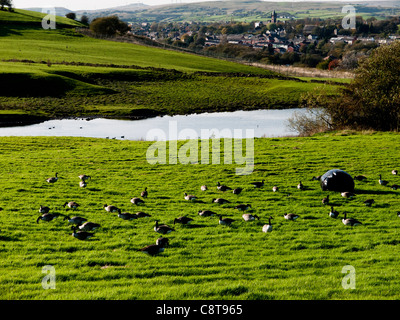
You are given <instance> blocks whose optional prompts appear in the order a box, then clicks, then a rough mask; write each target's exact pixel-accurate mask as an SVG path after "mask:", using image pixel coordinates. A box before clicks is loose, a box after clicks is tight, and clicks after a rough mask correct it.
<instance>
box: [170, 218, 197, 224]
mask: <svg viewBox="0 0 400 320" xmlns="http://www.w3.org/2000/svg"><path fill="white" fill-rule="evenodd" d="M192 221H193V219H192V218H188V217H179V218H175V219H174V224H175V223H176V222H177V223H181V224H190V223H191V222H192Z"/></svg>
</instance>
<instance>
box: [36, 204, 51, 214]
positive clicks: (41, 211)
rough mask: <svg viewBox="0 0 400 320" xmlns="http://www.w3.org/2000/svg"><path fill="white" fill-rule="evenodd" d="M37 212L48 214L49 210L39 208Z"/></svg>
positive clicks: (42, 207) (47, 208)
mask: <svg viewBox="0 0 400 320" xmlns="http://www.w3.org/2000/svg"><path fill="white" fill-rule="evenodd" d="M39 212H40V213H49V212H50V208H49V207H44V206H42V205H41V206H40V208H39Z"/></svg>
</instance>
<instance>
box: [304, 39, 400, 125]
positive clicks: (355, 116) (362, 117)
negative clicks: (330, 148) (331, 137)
mask: <svg viewBox="0 0 400 320" xmlns="http://www.w3.org/2000/svg"><path fill="white" fill-rule="evenodd" d="M399 74H400V41H396V42H394V43H393V44H391V45H384V46H381V47H379V48H377V49H375V50H373V52H372V53H371V55H370V56H369V57H368V58H365V59H363V60H362V61H361V62H359V67H358V68H357V69H356V71H355V78H354V80H353V81H352V82H351V83H350V85H349V86H347V87H345V88H344V89H342V90H341V92H340V94H339V95H337V96H335V97H334V98H332V97H330V96H329V94H328V93H325V94H324V93H321V92H319V93H318V95H311V96H309V97H307V102H306V105H307V106H313V105H318V106H319V107H323V108H324V110H325V111H327V113H328V114H329V115H330V117H331V119H332V127H333V128H335V129H341V128H352V129H372V130H379V131H398V130H399V125H400V77H399ZM321 97H323V98H321ZM317 99H318V104H317V103H316V101H317Z"/></svg>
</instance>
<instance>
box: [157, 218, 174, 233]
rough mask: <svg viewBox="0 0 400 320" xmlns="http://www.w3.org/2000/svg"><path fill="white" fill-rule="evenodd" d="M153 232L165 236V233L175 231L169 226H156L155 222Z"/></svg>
mask: <svg viewBox="0 0 400 320" xmlns="http://www.w3.org/2000/svg"><path fill="white" fill-rule="evenodd" d="M154 231H155V232H158V233H161V234H167V233H170V232H172V231H175V229H173V228H171V227H169V226H167V225H165V224H162V225H159V224H158V220H156V225H155V226H154Z"/></svg>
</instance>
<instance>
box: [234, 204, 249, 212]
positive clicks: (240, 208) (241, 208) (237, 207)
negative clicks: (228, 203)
mask: <svg viewBox="0 0 400 320" xmlns="http://www.w3.org/2000/svg"><path fill="white" fill-rule="evenodd" d="M250 208H251V204H239V205H237V206H236V207H235V209H238V210H239V211H245V210H247V209H250Z"/></svg>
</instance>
